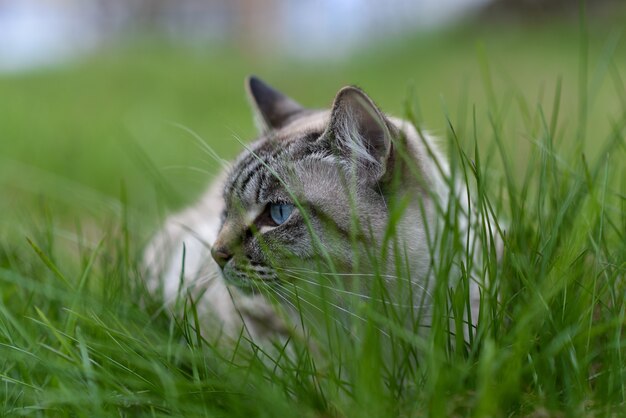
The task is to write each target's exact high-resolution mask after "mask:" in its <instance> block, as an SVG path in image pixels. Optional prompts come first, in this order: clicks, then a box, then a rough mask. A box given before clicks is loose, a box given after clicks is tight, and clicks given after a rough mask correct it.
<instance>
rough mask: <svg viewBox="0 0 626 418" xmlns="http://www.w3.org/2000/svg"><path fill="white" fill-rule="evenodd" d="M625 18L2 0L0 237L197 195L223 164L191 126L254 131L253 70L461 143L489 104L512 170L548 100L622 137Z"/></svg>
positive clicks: (549, 114)
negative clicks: (362, 100)
mask: <svg viewBox="0 0 626 418" xmlns="http://www.w3.org/2000/svg"><path fill="white" fill-rule="evenodd" d="M625 28H626V4H625V2H624V1H619V0H587V2H586V3H585V2H579V1H574V0H387V1H384V2H381V1H375V0H300V1H287V0H204V1H201V0H177V1H175V2H173V1H166V0H0V234H1V235H0V242H2V241H5V242H7V240H8V238H9V237H12V236H20V235H21V236H23V235H24V234H27V231H28V229H29V228H32V227H33V225H35V226H36V225H37V224H39V223H41V222H44V220H42V217H41V214H42V213H51V214H52V215H51V216H54V218H55V219H57V220H58V223H59V231H60V232H61V233H63V231H74V230H75V229H76V225H77V224H80V225H81V230H87V231H89V230H90V228H91V229H93V230H95V231H97V230H100V229H101V227H102V224H103V223H106V222H107V219H108V220H110V219H114V218H115V217H116V216H118V215H119V213H120V210H121V207H122V206H123V205H122V204H121V203H120V201H124V202H127V207H128V208H129V210H131V211H133V212H134V213H135V214H137V215H138V216H136V217H135V218H136V219H139V222H144V223H145V230H149V229H150V228H151V227H153V226H154V225H153V221H154V220H155V219H156V218H157V216H156V215H157V213H158V212H159V210H162V211H167V210H171V209H174V208H177V207H181V206H182V205H184V204H188V203H189V202H191V201H193V199H194V198H195V197H196V196H197V195H198V194H199V193H200V192H201V191H202V189H203V188H204V187H205V186H206V184H207V182H208V180H209V178H210V177H211V176H212V175H214V174H215V173H216V172H218V171H219V169H220V168H219V165H218V164H217V163H216V162H215V161H214V160H212V158H211V157H210V155H208V154H207V153H205V152H204V151H202V147H201V146H200V145H199V143H198V138H200V139H201V140H202V141H205V142H206V143H208V144H209V145H210V146H211V147H212V148H214V149H215V151H216V152H217V153H218V154H219V155H220V156H222V157H223V158H226V159H228V158H231V157H233V156H234V155H235V154H236V153H237V152H239V151H240V150H241V149H242V145H241V142H240V141H243V142H247V141H249V140H250V139H251V138H252V137H253V136H254V135H255V131H254V126H253V124H252V120H251V117H250V113H249V109H248V106H247V102H246V97H245V93H244V88H243V80H244V77H245V76H246V75H248V74H256V75H258V76H260V77H261V78H263V79H265V80H266V81H267V82H269V83H270V84H273V85H274V86H276V87H278V88H279V89H281V90H282V91H284V92H286V93H288V94H289V95H291V96H292V97H294V98H295V99H296V100H298V101H300V102H301V103H302V104H304V105H307V106H311V107H327V106H329V105H330V103H331V102H332V99H333V97H334V94H335V93H336V91H337V90H338V89H339V88H340V87H342V86H344V85H346V84H357V85H359V86H360V87H362V88H363V89H365V90H366V91H367V92H368V93H369V94H370V96H371V97H372V98H373V99H374V100H375V101H376V102H377V103H378V104H379V105H380V106H381V107H382V108H383V110H385V111H387V112H388V113H392V114H396V115H399V116H402V115H404V114H405V113H406V111H407V108H408V107H411V108H413V109H414V110H415V112H416V115H417V117H418V120H419V122H420V124H421V125H423V126H424V127H425V128H426V129H428V130H430V131H432V132H433V133H434V134H436V135H440V136H442V137H446V135H447V133H448V130H449V125H450V123H451V124H452V125H453V126H454V128H455V132H456V133H457V135H458V136H459V138H460V140H461V142H462V143H463V144H466V145H467V146H468V149H473V145H472V144H473V142H472V141H473V140H474V125H473V120H474V115H475V120H476V140H477V141H478V144H479V147H481V149H484V150H485V153H487V154H488V153H489V150H493V149H494V147H495V145H494V140H493V138H494V133H493V129H492V125H493V124H492V123H491V122H490V121H493V120H494V117H493V116H494V115H495V116H496V118H495V119H496V120H497V121H498V124H501V125H502V126H501V128H502V134H503V141H504V143H505V148H506V150H507V153H508V154H509V155H510V156H511V160H512V162H513V164H514V165H515V166H517V167H519V170H520V173H522V172H523V170H524V168H525V166H524V164H525V161H526V159H527V158H528V155H529V150H530V149H531V147H532V145H533V143H534V142H535V141H536V140H537V138H538V137H539V136H540V134H541V132H543V131H542V127H543V126H544V125H545V124H544V122H545V121H550V120H551V118H553V117H555V116H556V115H557V113H558V122H555V123H556V125H555V137H556V139H557V140H558V141H560V142H561V143H562V145H563V148H565V149H568V141H573V140H574V139H573V138H574V137H575V133H576V132H584V133H585V134H586V137H587V141H586V143H585V144H586V145H585V146H584V148H585V149H584V150H583V151H584V152H586V153H589V154H590V155H593V154H594V153H596V152H598V150H597V148H599V144H601V143H603V142H605V140H606V138H609V137H611V136H612V135H613V136H615V135H617V136H620V135H621V136H622V138H623V134H624V130H623V125H621V121H622V120H623V119H624V117H625V116H626V91H625V90H624V83H623V80H624V79H625V78H626V44H625V42H624V40H623V30H624V29H625ZM587 109H588V111H587ZM581 127H583V129H582V131H581V130H580V128H581ZM569 148H572V149H574V147H573V143H572V146H571V147H569ZM495 160H496V159H495V158H494V162H493V169H494V172H497V170H498V169H497V167H498V163H497V161H495ZM622 174H624V172H621V173H616V174H612V175H614V176H615V177H619V176H620V175H622ZM159 208H160V209H159ZM42 211H43V212H42ZM150 225H152V226H150ZM67 235H68V236H69V235H71V233H70V232H68V233H67Z"/></svg>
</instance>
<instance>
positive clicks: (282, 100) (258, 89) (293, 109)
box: [246, 75, 304, 133]
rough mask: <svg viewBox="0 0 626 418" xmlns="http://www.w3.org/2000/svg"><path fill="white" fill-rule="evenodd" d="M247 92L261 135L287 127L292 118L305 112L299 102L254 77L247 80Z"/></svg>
mask: <svg viewBox="0 0 626 418" xmlns="http://www.w3.org/2000/svg"><path fill="white" fill-rule="evenodd" d="M246 90H247V92H248V97H249V99H250V103H251V105H252V109H253V111H254V114H255V118H254V119H255V123H256V125H257V128H258V129H259V131H261V133H266V132H269V131H271V130H272V129H278V128H281V127H283V126H285V124H286V122H287V121H288V120H289V119H291V117H292V116H294V115H295V114H297V113H299V112H301V111H303V110H304V108H303V107H302V106H301V105H300V104H299V103H298V102H296V101H295V100H293V99H291V98H289V97H287V96H285V95H284V94H282V93H281V92H279V91H278V90H276V89H274V88H273V87H271V86H269V85H267V84H266V83H264V82H263V81H261V80H260V79H259V78H257V77H255V76H253V75H252V76H250V77H248V78H247V79H246Z"/></svg>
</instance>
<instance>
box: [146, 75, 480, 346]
mask: <svg viewBox="0 0 626 418" xmlns="http://www.w3.org/2000/svg"><path fill="white" fill-rule="evenodd" d="M247 87H248V92H249V94H250V96H251V102H252V103H253V105H254V106H255V109H256V113H257V114H260V115H261V118H262V120H263V126H262V129H261V136H260V137H259V138H258V139H257V140H256V141H255V142H254V143H252V144H251V145H250V146H249V148H248V149H247V150H245V151H244V152H243V153H242V154H241V155H240V156H239V157H238V158H237V160H236V161H235V162H234V164H233V165H232V166H231V168H230V169H229V170H227V171H226V172H225V174H223V175H222V176H220V177H219V178H218V179H217V180H216V181H215V182H214V184H213V185H212V186H211V188H210V189H209V191H208V192H207V194H206V195H205V196H204V197H203V198H202V199H201V201H200V202H199V203H198V204H196V205H194V206H192V207H191V208H189V209H187V210H186V211H184V212H182V213H181V214H178V215H174V216H172V217H171V218H170V219H168V220H167V222H166V224H165V226H164V228H163V230H162V231H160V232H159V233H158V234H157V235H156V237H155V238H154V239H153V240H152V242H151V243H150V245H149V246H148V249H147V250H146V256H145V259H146V265H147V267H148V271H149V278H150V284H151V287H152V288H154V289H157V288H163V289H164V291H165V294H166V297H167V298H168V299H172V298H174V297H175V295H176V291H177V288H178V282H179V277H180V268H179V266H180V265H181V261H180V256H181V254H182V246H183V244H184V245H185V246H186V250H187V257H188V258H187V260H186V268H185V277H184V286H185V287H186V288H188V289H193V291H195V292H197V294H198V295H200V294H201V295H202V298H201V303H200V307H201V313H203V314H205V315H206V316H207V317H206V319H205V320H204V321H205V323H206V328H207V331H208V332H210V331H216V330H218V329H219V330H221V331H226V334H230V335H238V333H239V329H240V328H241V326H242V325H246V329H247V330H248V332H250V334H251V336H252V337H258V336H264V335H267V334H276V333H278V334H283V333H288V330H289V327H290V325H289V321H285V320H283V318H282V317H280V316H279V315H277V314H275V313H274V310H273V308H272V307H271V305H270V304H269V303H268V302H267V300H266V298H265V297H264V296H263V295H260V294H258V293H255V292H252V293H250V292H248V291H247V289H254V288H256V287H258V286H265V285H267V286H268V288H271V284H272V282H274V281H277V280H281V277H280V274H279V273H280V271H281V269H284V268H286V267H289V266H293V267H294V268H297V266H298V265H302V264H303V263H304V264H307V263H310V264H311V265H312V264H315V265H316V266H318V268H319V266H320V265H325V264H324V261H328V262H329V263H330V264H332V265H333V266H334V268H338V269H339V270H340V271H353V268H354V265H353V264H354V257H355V256H357V257H359V260H361V261H360V262H359V268H360V269H361V270H366V271H367V270H368V268H369V267H368V265H367V262H365V263H363V260H367V259H368V256H367V251H368V249H369V250H370V252H371V249H372V248H374V249H377V250H378V251H380V252H383V248H382V246H383V237H384V235H385V231H386V230H387V228H388V221H389V218H388V216H389V207H388V203H389V202H394V201H395V202H400V201H404V202H406V209H405V211H404V213H403V216H402V217H401V219H400V220H399V222H398V225H397V227H396V240H394V241H393V243H392V242H389V243H388V245H389V248H388V250H389V251H390V252H391V251H393V248H391V247H392V244H395V245H396V250H397V248H400V249H401V251H402V253H403V254H405V255H407V256H408V258H407V259H409V260H410V264H411V265H410V266H409V267H410V271H411V276H410V280H411V282H413V283H414V284H415V286H416V287H417V288H419V289H422V290H423V292H419V293H418V294H419V296H416V298H419V299H421V298H423V297H426V295H427V294H428V292H429V290H430V288H432V283H429V275H430V274H431V273H430V272H429V266H430V264H431V256H432V255H433V252H432V251H431V250H430V248H429V245H433V244H434V243H433V242H432V241H433V240H434V239H435V238H433V237H436V236H437V231H439V230H440V229H441V228H442V225H443V222H442V220H441V216H440V215H439V214H438V212H437V209H436V208H437V206H439V207H443V208H446V207H447V206H448V203H449V201H450V199H457V200H458V202H459V205H460V206H461V211H460V213H465V214H466V215H464V216H467V213H468V211H469V209H468V207H469V202H468V201H467V200H466V198H465V197H464V196H465V193H463V191H464V187H463V185H461V184H455V185H454V186H453V187H452V190H451V188H450V186H449V185H448V183H446V181H445V176H446V175H447V173H448V168H447V164H446V162H445V159H444V158H442V156H441V154H440V152H439V148H438V147H437V145H436V143H435V142H434V141H433V139H432V138H430V137H428V136H422V137H420V135H419V134H418V133H417V132H416V130H415V129H414V127H413V126H412V125H411V124H410V123H408V122H406V121H403V120H400V119H395V118H390V117H387V116H385V115H383V113H382V112H381V111H380V110H379V109H378V108H377V107H376V105H375V104H374V103H373V102H372V100H371V99H370V98H369V97H368V96H367V95H366V94H365V93H363V92H362V91H361V90H359V89H358V88H356V87H345V88H343V89H341V90H340V91H339V92H338V94H337V96H336V98H335V101H334V103H333V106H332V108H331V110H330V111H328V110H320V111H312V110H305V109H303V108H302V107H301V106H300V105H298V104H297V103H296V102H295V101H293V100H292V99H289V98H287V97H286V96H284V95H283V94H282V93H279V92H277V91H276V90H274V89H273V88H271V87H269V86H267V85H265V84H264V83H263V82H261V81H260V80H258V79H257V78H251V79H249V80H248V84H247ZM398 179H399V181H398ZM279 202H289V203H294V204H296V202H297V207H296V209H295V210H294V212H293V213H292V214H291V216H290V218H289V219H288V220H287V221H286V222H285V223H284V224H282V225H280V226H277V225H272V223H271V222H270V221H268V219H267V208H268V205H269V204H271V203H279ZM303 211H304V213H303ZM462 216H463V215H462ZM355 219H357V220H358V222H357V224H356V225H355V222H354V220H355ZM460 223H461V224H462V225H464V228H465V231H466V232H467V233H469V234H470V235H472V234H473V232H472V231H471V228H470V226H469V222H468V220H467V219H465V220H461V222H460ZM427 228H430V230H431V233H430V234H426V229H427ZM429 236H430V238H429ZM429 240H430V241H431V242H430V243H429ZM355 242H356V243H357V244H358V245H357V247H355V245H354V244H355ZM355 248H356V250H355ZM211 249H213V251H214V252H220V253H219V254H221V255H222V256H224V255H225V254H228V255H229V256H231V255H232V257H230V258H228V261H226V262H225V264H224V267H223V270H222V271H220V268H219V267H218V265H217V264H216V263H215V262H214V260H213V259H212V258H211V255H210V250H211ZM327 255H332V256H331V257H330V258H329V259H328V260H327V259H326V258H325V256H327ZM223 260H226V258H224V259H223ZM320 260H321V261H322V263H319V262H320ZM393 268H394V265H393V262H392V260H390V261H389V265H388V266H387V268H386V270H387V271H384V272H382V274H389V275H390V276H392V275H393ZM470 294H471V299H472V300H471V303H472V317H473V318H472V321H473V322H475V321H476V319H477V312H478V304H479V284H478V283H476V282H473V283H471V284H470ZM418 302H420V301H415V303H418ZM242 321H243V322H242Z"/></svg>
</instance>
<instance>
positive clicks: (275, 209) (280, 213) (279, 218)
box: [270, 203, 293, 225]
mask: <svg viewBox="0 0 626 418" xmlns="http://www.w3.org/2000/svg"><path fill="white" fill-rule="evenodd" d="M291 212H293V205H290V204H288V203H271V204H270V216H271V217H272V221H274V222H275V223H276V225H282V224H284V223H285V221H287V219H289V216H290V215H291Z"/></svg>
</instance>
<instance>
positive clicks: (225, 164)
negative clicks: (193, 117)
mask: <svg viewBox="0 0 626 418" xmlns="http://www.w3.org/2000/svg"><path fill="white" fill-rule="evenodd" d="M170 124H171V125H172V126H174V127H176V128H178V129H180V130H182V131H185V132H186V133H188V134H189V135H190V136H191V137H192V138H193V139H194V140H195V141H196V144H197V145H198V147H199V148H200V149H201V150H203V151H204V152H206V153H207V155H209V157H211V158H213V160H215V162H217V163H218V164H220V165H221V166H222V167H230V163H229V162H228V161H227V160H225V159H223V158H222V157H220V156H219V154H218V153H217V152H216V151H215V150H214V149H213V147H211V146H210V145H209V144H208V143H207V142H206V141H205V140H204V139H203V138H202V137H201V136H200V135H199V134H198V133H196V132H195V131H193V130H192V129H190V128H188V127H187V126H185V125H182V124H180V123H177V122H170Z"/></svg>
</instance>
